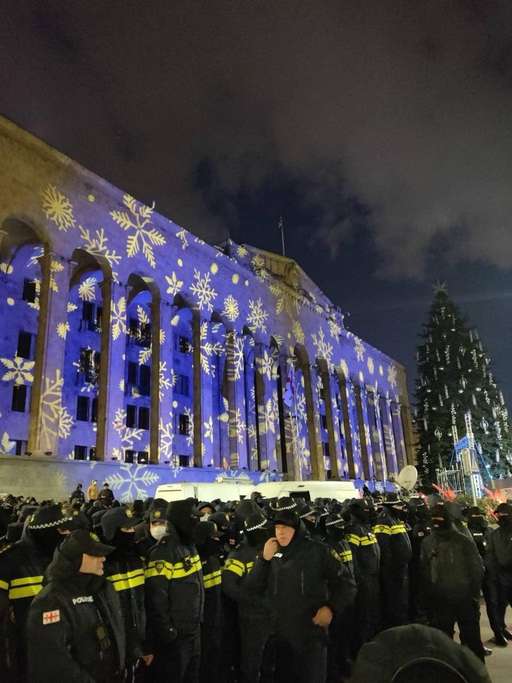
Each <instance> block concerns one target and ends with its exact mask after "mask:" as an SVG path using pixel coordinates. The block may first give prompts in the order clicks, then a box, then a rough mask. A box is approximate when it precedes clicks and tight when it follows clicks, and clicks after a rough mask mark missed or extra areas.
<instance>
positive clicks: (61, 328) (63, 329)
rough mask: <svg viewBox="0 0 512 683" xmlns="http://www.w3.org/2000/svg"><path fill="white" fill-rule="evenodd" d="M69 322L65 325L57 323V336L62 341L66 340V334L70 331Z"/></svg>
mask: <svg viewBox="0 0 512 683" xmlns="http://www.w3.org/2000/svg"><path fill="white" fill-rule="evenodd" d="M70 329H71V328H70V326H69V322H68V321H67V320H66V322H65V323H57V334H58V336H59V337H61V338H62V339H66V337H67V335H68V332H69V330H70Z"/></svg>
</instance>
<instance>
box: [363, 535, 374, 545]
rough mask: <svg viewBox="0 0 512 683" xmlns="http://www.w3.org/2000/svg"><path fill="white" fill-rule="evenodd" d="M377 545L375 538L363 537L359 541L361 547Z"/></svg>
mask: <svg viewBox="0 0 512 683" xmlns="http://www.w3.org/2000/svg"><path fill="white" fill-rule="evenodd" d="M375 543H377V539H376V537H375V536H373V535H372V536H370V537H368V536H365V537H364V538H362V539H361V545H374V544H375Z"/></svg>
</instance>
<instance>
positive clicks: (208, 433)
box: [203, 415, 213, 443]
mask: <svg viewBox="0 0 512 683" xmlns="http://www.w3.org/2000/svg"><path fill="white" fill-rule="evenodd" d="M203 428H204V438H205V441H206V440H207V439H208V440H209V441H210V443H213V420H212V416H211V415H210V417H209V418H208V419H207V420H206V422H203Z"/></svg>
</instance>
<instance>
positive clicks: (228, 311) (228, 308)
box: [222, 294, 240, 322]
mask: <svg viewBox="0 0 512 683" xmlns="http://www.w3.org/2000/svg"><path fill="white" fill-rule="evenodd" d="M222 315H225V316H226V318H227V319H228V320H229V321H230V322H235V320H236V319H237V318H238V316H239V315H240V308H239V306H238V301H237V300H236V299H235V297H234V296H233V295H232V294H229V295H228V296H227V297H226V298H225V299H224V308H223V309H222Z"/></svg>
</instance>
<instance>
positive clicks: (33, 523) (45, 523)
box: [27, 505, 74, 531]
mask: <svg viewBox="0 0 512 683" xmlns="http://www.w3.org/2000/svg"><path fill="white" fill-rule="evenodd" d="M73 521H74V516H73V515H72V514H70V513H66V512H65V511H63V509H62V507H61V506H60V505H45V506H44V507H41V508H39V510H37V512H36V513H34V515H33V516H32V518H31V520H30V521H29V523H28V525H27V528H28V529H30V530H31V531H42V530H44V529H57V528H58V527H65V526H66V524H70V523H71V522H73Z"/></svg>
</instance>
